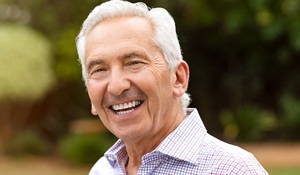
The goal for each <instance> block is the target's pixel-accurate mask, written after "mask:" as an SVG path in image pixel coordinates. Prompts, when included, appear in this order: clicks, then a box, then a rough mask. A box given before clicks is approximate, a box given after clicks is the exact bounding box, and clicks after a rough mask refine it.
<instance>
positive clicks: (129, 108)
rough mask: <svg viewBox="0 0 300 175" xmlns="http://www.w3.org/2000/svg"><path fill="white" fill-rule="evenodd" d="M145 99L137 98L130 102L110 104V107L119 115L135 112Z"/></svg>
mask: <svg viewBox="0 0 300 175" xmlns="http://www.w3.org/2000/svg"><path fill="white" fill-rule="evenodd" d="M142 103H143V101H141V100H135V101H131V102H128V103H122V104H118V105H112V106H110V109H111V110H113V111H114V112H115V113H116V114H118V115H124V114H128V113H131V112H133V111H134V110H136V108H138V107H139V106H140V105H141V104H142Z"/></svg>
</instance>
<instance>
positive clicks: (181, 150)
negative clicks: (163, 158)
mask: <svg viewBox="0 0 300 175" xmlns="http://www.w3.org/2000/svg"><path fill="white" fill-rule="evenodd" d="M186 111H187V117H186V118H185V120H184V121H183V122H182V123H181V124H180V125H179V126H178V127H177V128H176V129H175V130H174V131H173V132H172V133H171V134H170V135H169V136H167V137H166V138H165V139H164V140H163V142H162V143H161V144H160V145H159V146H158V147H157V148H156V150H155V151H158V152H161V153H163V154H166V155H169V156H171V157H174V158H177V159H180V160H184V161H188V162H190V163H193V164H196V163H197V162H198V160H197V159H198V154H199V151H200V150H199V147H200V145H201V144H202V140H203V137H204V136H205V134H206V133H207V131H206V129H205V127H204V124H203V122H202V120H201V118H200V115H199V113H198V111H197V109H193V108H188V109H187V110H186Z"/></svg>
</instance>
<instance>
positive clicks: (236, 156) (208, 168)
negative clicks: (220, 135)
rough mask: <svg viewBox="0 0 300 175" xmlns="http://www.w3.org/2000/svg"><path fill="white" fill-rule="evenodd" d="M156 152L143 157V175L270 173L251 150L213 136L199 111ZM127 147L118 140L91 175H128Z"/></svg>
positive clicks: (257, 174)
mask: <svg viewBox="0 0 300 175" xmlns="http://www.w3.org/2000/svg"><path fill="white" fill-rule="evenodd" d="M187 113H188V114H189V115H188V117H186V119H185V120H184V121H183V122H182V123H181V124H180V125H179V126H178V128H177V129H176V130H174V131H173V132H172V133H171V134H170V135H169V136H168V137H167V138H165V140H163V142H162V143H161V144H160V145H159V146H158V147H157V148H156V149H155V150H153V151H152V152H150V153H148V154H146V155H144V156H143V158H142V165H141V167H140V169H139V172H138V174H139V175H173V174H176V175H183V174H184V175H187V174H188V175H201V174H203V175H208V174H210V175H225V174H226V175H232V174H239V175H240V174H241V175H261V174H268V173H267V172H266V171H265V169H264V168H263V167H262V166H261V165H260V163H259V162H258V161H257V160H256V159H255V157H254V156H253V155H252V154H250V153H248V152H247V151H245V150H243V149H241V148H239V147H237V146H233V145H230V144H227V143H225V142H222V141H220V140H218V139H216V138H214V137H213V136H211V135H209V134H208V133H207V131H206V129H205V127H204V124H203V122H202V121H201V119H200V116H199V114H198V111H197V110H196V109H187ZM127 160H128V155H127V152H126V147H125V144H124V143H123V141H122V140H118V141H117V142H116V143H115V145H113V146H112V147H111V148H110V149H109V150H108V151H107V152H106V153H105V156H104V157H102V158H101V159H99V161H98V162H97V163H96V164H95V165H94V167H93V168H92V170H91V171H90V174H89V175H125V174H126V171H125V165H126V162H127Z"/></svg>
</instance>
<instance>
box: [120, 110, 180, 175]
mask: <svg viewBox="0 0 300 175" xmlns="http://www.w3.org/2000/svg"><path fill="white" fill-rule="evenodd" d="M178 114H181V113H177V115H176V116H175V117H174V118H172V120H170V121H169V123H168V124H167V125H165V126H164V127H163V128H162V129H161V130H159V132H156V133H150V134H149V135H148V136H147V137H146V138H140V139H136V138H135V139H132V140H124V142H125V145H126V151H127V154H128V157H129V160H128V162H127V166H126V170H127V174H128V175H132V174H137V172H138V169H139V167H140V166H141V164H142V157H143V156H144V155H145V154H147V153H150V152H152V151H153V150H154V149H156V148H157V147H158V145H159V144H160V143H161V142H162V141H163V140H164V139H165V138H166V137H167V136H168V135H169V134H170V133H171V132H173V131H174V130H175V129H176V128H177V127H178V125H179V124H180V123H181V122H182V121H183V120H184V118H185V116H184V115H178ZM182 114H183V113H182Z"/></svg>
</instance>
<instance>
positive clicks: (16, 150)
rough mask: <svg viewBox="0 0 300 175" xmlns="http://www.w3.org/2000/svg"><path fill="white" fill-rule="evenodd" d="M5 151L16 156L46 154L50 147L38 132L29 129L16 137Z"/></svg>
mask: <svg viewBox="0 0 300 175" xmlns="http://www.w3.org/2000/svg"><path fill="white" fill-rule="evenodd" d="M5 152H6V153H8V154H10V155H14V156H28V155H46V154H48V153H49V152H50V147H49V144H48V143H47V141H46V140H44V139H43V138H42V137H41V136H39V135H38V134H37V133H36V132H34V131H32V130H27V131H23V132H22V133H19V134H18V135H17V136H16V137H14V138H13V140H12V142H11V143H10V145H9V148H8V149H7V150H5Z"/></svg>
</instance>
